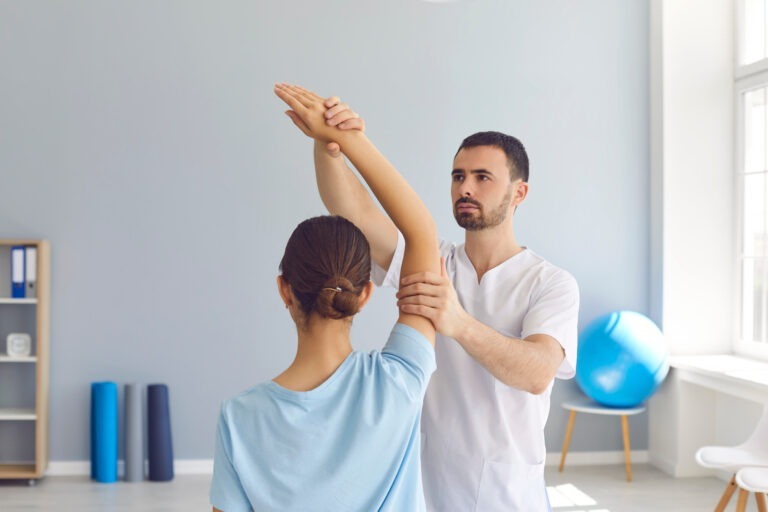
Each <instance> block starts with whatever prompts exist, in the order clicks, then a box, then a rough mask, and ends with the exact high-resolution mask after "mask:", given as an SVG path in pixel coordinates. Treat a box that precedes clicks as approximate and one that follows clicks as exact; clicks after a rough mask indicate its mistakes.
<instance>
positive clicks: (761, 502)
mask: <svg viewBox="0 0 768 512" xmlns="http://www.w3.org/2000/svg"><path fill="white" fill-rule="evenodd" d="M755 501H757V512H766V508H765V494H763V493H762V492H756V493H755Z"/></svg>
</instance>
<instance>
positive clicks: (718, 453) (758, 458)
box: [696, 406, 768, 512]
mask: <svg viewBox="0 0 768 512" xmlns="http://www.w3.org/2000/svg"><path fill="white" fill-rule="evenodd" d="M696 462H698V463H699V465H701V466H704V467H705V468H712V469H723V470H727V471H731V472H733V477H732V478H731V481H730V482H728V486H727V487H726V488H725V491H724V492H723V495H722V496H721V497H720V502H719V503H718V504H717V507H716V508H715V512H723V511H724V510H725V507H726V506H727V505H728V502H729V501H730V499H731V496H733V493H734V492H736V487H737V483H736V473H737V472H738V471H739V470H740V469H742V468H746V467H750V466H752V467H763V468H768V406H765V407H764V408H763V415H762V416H761V418H760V421H758V423H757V427H755V430H754V431H753V432H752V434H751V435H750V436H749V439H747V440H746V441H744V442H743V443H742V444H740V445H738V446H704V447H701V448H699V449H698V451H697V452H696ZM750 492H754V491H749V490H745V488H744V487H742V490H741V491H740V492H739V503H742V502H743V504H744V506H746V502H747V497H748V496H749V493H750ZM763 492H764V491H763ZM757 499H758V506H760V503H761V499H760V497H759V496H758V498H757ZM762 506H763V508H761V509H760V511H761V512H764V510H765V508H764V507H765V497H763V498H762ZM739 510H743V509H739Z"/></svg>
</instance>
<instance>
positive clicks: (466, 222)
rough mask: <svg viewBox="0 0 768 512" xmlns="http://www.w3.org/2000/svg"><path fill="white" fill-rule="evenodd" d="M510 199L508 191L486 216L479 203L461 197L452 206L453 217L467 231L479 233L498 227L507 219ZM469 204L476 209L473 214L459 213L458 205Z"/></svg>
mask: <svg viewBox="0 0 768 512" xmlns="http://www.w3.org/2000/svg"><path fill="white" fill-rule="evenodd" d="M510 199H512V191H511V190H510V191H508V192H507V193H506V194H505V195H504V199H502V200H501V204H499V205H498V206H496V207H495V208H493V209H492V210H491V211H490V212H489V213H488V214H487V215H486V214H485V213H484V209H483V205H482V204H480V202H479V201H476V200H474V199H470V198H468V197H462V198H461V199H459V200H458V201H456V202H455V203H454V205H453V216H454V218H455V219H456V222H457V223H458V224H459V226H461V227H462V228H464V229H466V230H467V231H481V230H483V229H489V228H493V227H496V226H498V225H499V224H501V223H502V222H504V220H505V219H506V218H507V213H508V212H509V201H510ZM467 203H468V204H471V205H474V206H476V207H477V211H474V212H459V209H458V207H459V205H460V204H467Z"/></svg>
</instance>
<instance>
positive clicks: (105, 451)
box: [91, 382, 117, 483]
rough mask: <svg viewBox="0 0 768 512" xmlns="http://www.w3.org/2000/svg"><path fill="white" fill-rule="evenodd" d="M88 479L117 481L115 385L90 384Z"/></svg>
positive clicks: (107, 383) (104, 481)
mask: <svg viewBox="0 0 768 512" xmlns="http://www.w3.org/2000/svg"><path fill="white" fill-rule="evenodd" d="M91 478H92V479H94V480H96V481H97V482H103V483H110V482H115V481H117V384H115V383H114V382H93V383H91Z"/></svg>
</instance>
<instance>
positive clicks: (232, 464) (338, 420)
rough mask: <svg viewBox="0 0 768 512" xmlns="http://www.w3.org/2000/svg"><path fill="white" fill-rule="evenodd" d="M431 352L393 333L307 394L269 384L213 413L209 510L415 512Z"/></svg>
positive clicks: (415, 338)
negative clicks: (382, 344) (217, 414)
mask: <svg viewBox="0 0 768 512" xmlns="http://www.w3.org/2000/svg"><path fill="white" fill-rule="evenodd" d="M434 370H435V352H434V349H433V348H432V346H431V345H430V344H429V341H427V339H426V338H425V337H424V336H423V335H422V334H421V333H419V332H418V331H417V330H415V329H413V328H411V327H408V326H406V325H403V324H397V325H395V327H394V328H393V329H392V333H391V334H390V336H389V340H388V341H387V344H386V346H385V347H384V349H383V350H381V351H378V350H375V351H372V352H371V353H364V352H357V351H355V352H352V353H351V354H350V355H349V356H348V357H347V358H346V359H345V360H344V362H343V363H342V364H341V366H339V368H338V369H337V370H336V371H335V372H334V373H333V375H331V376H330V377H329V378H328V379H327V380H326V381H325V382H323V383H322V384H321V385H320V386H318V387H317V388H315V389H313V390H311V391H305V392H298V391H290V390H288V389H286V388H283V387H282V386H280V385H278V384H276V383H274V382H272V381H270V382H264V383H262V384H259V385H257V386H255V387H253V388H251V389H249V390H248V391H245V392H244V393H241V394H240V395H238V396H236V397H235V398H233V399H231V400H228V401H226V402H225V403H224V404H223V405H222V407H221V415H220V417H219V426H218V429H217V434H216V451H215V455H214V463H213V481H212V483H211V492H210V500H211V504H212V505H213V506H214V507H216V508H218V509H220V510H223V511H224V512H240V511H251V510H254V511H257V512H266V511H279V512H290V511H312V512H322V511H334V512H344V511H354V512H360V511H366V512H368V511H374V510H386V511H393V512H404V511H408V512H410V511H422V510H424V509H425V507H424V495H423V492H422V487H421V463H420V460H419V454H420V444H421V443H420V441H421V439H420V433H419V430H420V427H419V423H420V420H421V404H422V400H423V398H424V392H425V390H426V387H427V383H428V381H429V377H430V375H431V374H432V372H433V371H434Z"/></svg>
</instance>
